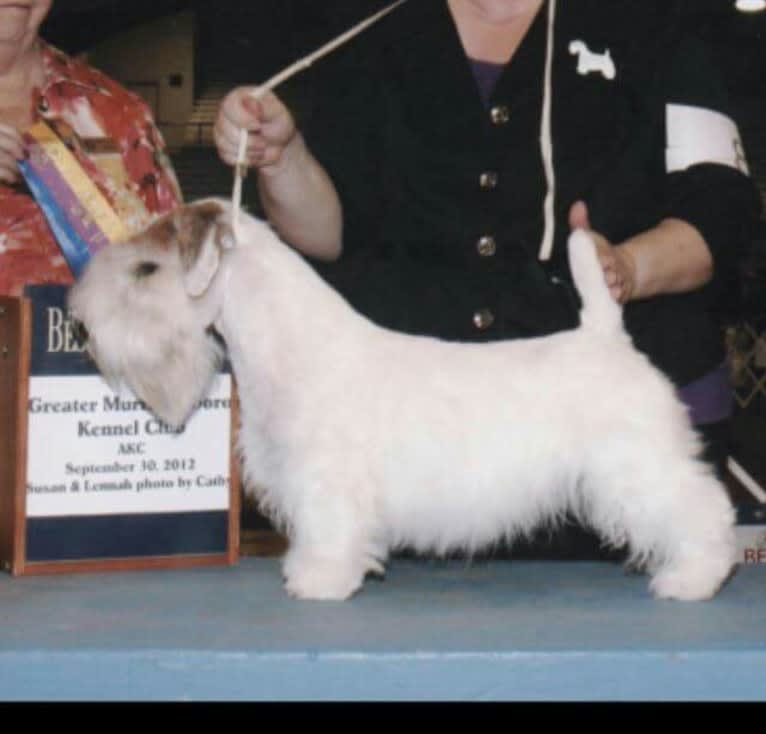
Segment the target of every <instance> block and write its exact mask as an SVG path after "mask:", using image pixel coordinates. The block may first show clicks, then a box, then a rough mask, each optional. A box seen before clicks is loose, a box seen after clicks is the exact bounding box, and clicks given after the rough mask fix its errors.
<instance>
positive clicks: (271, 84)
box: [231, 0, 406, 241]
mask: <svg viewBox="0 0 766 734" xmlns="http://www.w3.org/2000/svg"><path fill="white" fill-rule="evenodd" d="M404 2H406V0H396V2H394V3H392V4H391V5H388V6H386V7H385V8H383V10H380V11H378V12H377V13H375V14H374V15H371V16H370V17H369V18H366V19H365V20H363V21H362V22H361V23H357V24H356V25H355V26H354V27H353V28H350V29H349V30H347V31H346V32H345V33H341V35H339V36H338V37H337V38H334V39H333V40H332V41H330V42H329V43H326V44H325V45H324V46H322V47H321V48H319V49H317V50H316V51H314V52H313V53H311V54H309V55H308V56H304V57H303V58H301V59H298V61H296V62H295V63H294V64H291V65H290V66H288V67H287V68H285V69H283V70H282V71H280V72H279V73H278V74H275V75H274V76H273V77H271V79H269V80H268V81H267V82H266V83H265V84H262V85H261V86H259V87H256V88H255V89H254V90H253V91H252V92H251V93H250V94H251V96H252V97H253V98H254V99H260V98H261V97H263V95H264V94H265V93H266V92H269V91H271V90H272V89H274V88H275V87H277V86H278V85H279V84H281V83H282V82H283V81H285V80H286V79H289V78H290V77H291V76H293V75H295V74H297V73H299V72H301V71H303V70H304V69H308V68H309V67H310V66H311V65H312V64H313V63H314V62H315V61H316V60H317V59H320V58H321V57H322V56H325V55H326V54H329V53H331V52H332V51H334V50H335V49H336V48H338V47H339V46H342V45H343V44H344V43H346V42H347V41H350V40H351V39H352V38H353V37H354V36H356V35H358V34H359V33H361V32H362V31H363V30H365V29H366V28H368V27H369V26H371V25H372V24H373V23H377V22H378V21H379V20H380V19H381V18H383V16H385V15H388V14H389V13H390V12H391V11H392V10H395V9H396V8H397V7H399V5H401V4H402V3H404ZM247 135H248V132H247V130H245V129H244V128H243V129H242V130H240V133H239V147H238V150H237V163H236V166H235V167H234V188H233V190H232V194H231V209H232V229H233V231H234V238H235V239H236V240H237V241H239V239H240V237H239V234H240V232H239V212H240V210H241V208H242V181H243V179H244V178H245V175H246V174H247V162H246V160H245V153H246V151H247Z"/></svg>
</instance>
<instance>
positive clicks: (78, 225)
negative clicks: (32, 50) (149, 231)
mask: <svg viewBox="0 0 766 734" xmlns="http://www.w3.org/2000/svg"><path fill="white" fill-rule="evenodd" d="M24 138H25V141H26V143H27V146H28V150H29V157H28V159H27V160H25V161H22V162H21V163H20V164H19V168H20V169H21V173H22V175H23V176H24V179H25V180H26V182H27V185H28V186H29V190H30V191H31V192H32V196H34V198H35V200H36V201H37V203H38V205H39V206H40V208H41V209H42V211H43V214H44V215H45V218H46V219H47V221H48V224H49V226H50V228H51V230H52V231H53V234H54V236H55V238H56V241H57V242H58V244H59V246H60V247H61V251H62V252H63V254H64V257H65V258H66V261H67V263H68V264H69V267H70V268H71V270H72V273H73V274H74V276H75V277H79V276H80V274H81V273H82V271H83V268H84V267H85V265H86V264H87V262H88V260H90V258H91V256H92V255H93V254H95V253H96V252H98V250H100V249H101V248H102V247H104V246H105V245H108V244H110V243H112V242H116V241H119V240H121V239H124V238H126V237H127V235H128V231H127V228H126V227H125V225H124V224H123V222H122V221H121V220H120V218H119V217H118V216H117V214H116V213H115V211H114V209H113V208H112V206H111V205H110V203H109V202H108V201H107V199H106V197H105V196H104V195H103V194H102V193H101V191H100V190H99V189H98V188H97V186H96V185H95V184H94V183H93V181H91V179H90V177H89V176H88V174H87V173H86V172H85V171H84V170H83V168H82V166H81V165H80V163H79V162H78V160H77V158H76V157H75V156H74V155H73V154H72V152H71V151H70V150H69V149H68V148H67V146H66V145H65V144H64V142H63V141H62V140H61V139H60V138H59V137H58V136H57V135H56V133H55V132H54V131H53V130H51V128H50V127H49V126H48V125H47V124H46V123H45V122H42V121H41V122H37V123H35V124H34V125H33V126H32V127H30V128H29V129H28V130H27V131H26V132H25V133H24Z"/></svg>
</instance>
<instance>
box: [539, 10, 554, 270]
mask: <svg viewBox="0 0 766 734" xmlns="http://www.w3.org/2000/svg"><path fill="white" fill-rule="evenodd" d="M555 21H556V0H549V3H548V41H547V46H546V51H545V79H544V82H543V84H544V86H543V111H542V121H541V126H540V151H541V153H542V158H543V169H544V172H545V183H546V187H547V191H546V193H545V200H544V202H543V217H544V220H545V229H544V230H543V239H542V242H541V243H540V255H539V257H540V260H550V257H551V254H552V252H553V239H554V236H555V234H556V211H555V199H556V172H555V170H554V168H553V135H552V133H551V98H552V96H553V94H552V78H553V53H554V47H555V45H556V43H555V35H554V34H555Z"/></svg>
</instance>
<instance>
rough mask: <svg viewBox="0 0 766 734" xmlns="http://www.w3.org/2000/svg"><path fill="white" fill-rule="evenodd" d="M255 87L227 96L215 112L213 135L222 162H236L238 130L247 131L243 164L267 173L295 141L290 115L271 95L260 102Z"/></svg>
mask: <svg viewBox="0 0 766 734" xmlns="http://www.w3.org/2000/svg"><path fill="white" fill-rule="evenodd" d="M254 90H255V88H254V87H237V88H236V89H234V90H233V91H231V92H229V94H227V95H226V97H225V98H224V100H223V102H222V103H221V106H220V108H219V110H218V116H217V118H216V122H215V129H214V131H213V136H214V139H215V144H216V147H217V148H218V154H219V155H220V156H221V159H222V160H223V161H224V162H225V163H228V164H229V165H231V166H233V165H236V163H237V152H238V150H239V136H240V130H242V129H243V128H244V129H245V130H247V131H248V140H247V153H246V156H245V161H246V163H247V165H249V166H255V167H256V168H258V169H260V170H263V171H264V172H268V171H269V169H276V168H277V167H278V164H279V163H280V162H281V161H282V159H283V158H284V154H285V151H286V149H287V148H288V146H289V145H290V143H291V142H292V141H293V140H295V138H296V127H295V121H294V120H293V116H292V115H291V114H290V111H289V110H288V109H287V107H285V105H284V104H283V103H282V102H281V100H280V99H279V98H278V97H277V96H276V95H275V94H273V93H272V92H266V93H265V94H264V95H263V97H261V98H260V99H255V98H254V97H253V96H252V94H251V93H252V92H253V91H254Z"/></svg>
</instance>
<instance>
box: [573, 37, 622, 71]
mask: <svg viewBox="0 0 766 734" xmlns="http://www.w3.org/2000/svg"><path fill="white" fill-rule="evenodd" d="M569 53H570V54H572V56H577V73H578V74H579V75H580V76H587V75H588V74H591V73H594V72H596V73H599V74H601V75H602V76H603V77H604V79H609V80H610V81H612V80H613V79H615V78H616V77H617V68H616V67H615V65H614V61H613V60H612V54H611V52H610V51H609V49H607V50H606V51H605V52H604V53H603V54H596V53H593V52H592V51H591V50H590V49H589V48H588V46H587V45H586V44H585V42H584V41H572V42H571V43H570V44H569Z"/></svg>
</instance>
